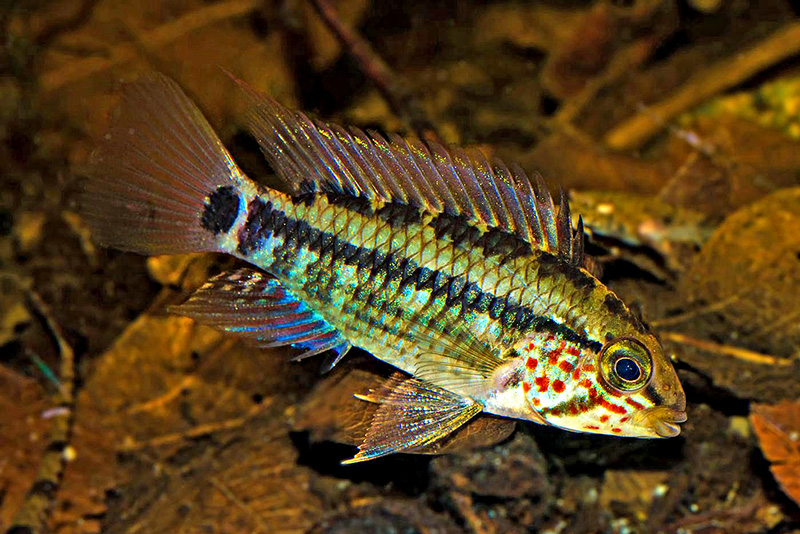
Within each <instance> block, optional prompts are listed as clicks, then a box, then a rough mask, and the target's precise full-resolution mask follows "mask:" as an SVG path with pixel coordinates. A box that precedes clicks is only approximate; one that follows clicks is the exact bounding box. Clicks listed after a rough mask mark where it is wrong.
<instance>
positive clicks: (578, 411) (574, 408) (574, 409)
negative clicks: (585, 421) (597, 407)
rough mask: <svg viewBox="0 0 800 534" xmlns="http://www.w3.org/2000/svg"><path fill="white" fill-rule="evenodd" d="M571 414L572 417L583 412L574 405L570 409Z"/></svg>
mask: <svg viewBox="0 0 800 534" xmlns="http://www.w3.org/2000/svg"><path fill="white" fill-rule="evenodd" d="M569 413H570V415H578V414H579V413H581V412H580V410H579V409H578V407H577V406H575V405H574V404H571V405H570V407H569Z"/></svg>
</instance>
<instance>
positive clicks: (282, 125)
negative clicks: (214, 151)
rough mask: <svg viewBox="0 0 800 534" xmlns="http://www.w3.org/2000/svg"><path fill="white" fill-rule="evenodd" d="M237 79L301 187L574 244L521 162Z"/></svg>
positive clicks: (259, 132)
mask: <svg viewBox="0 0 800 534" xmlns="http://www.w3.org/2000/svg"><path fill="white" fill-rule="evenodd" d="M234 80H235V81H236V83H237V84H238V85H239V86H240V87H241V88H242V89H243V90H244V92H245V93H246V94H247V95H248V97H249V98H250V99H251V104H252V105H251V106H250V109H249V111H248V115H247V126H248V128H249V130H250V131H251V133H252V134H253V135H254V136H255V138H256V140H257V141H258V142H259V144H260V146H261V149H262V151H263V152H264V154H265V156H266V157H267V159H268V160H269V161H270V163H271V164H272V166H273V167H274V168H276V169H277V170H278V172H279V174H280V175H281V176H282V178H283V179H284V180H285V181H287V182H288V185H289V186H290V187H293V188H294V189H295V190H296V191H299V190H301V188H302V187H303V186H304V184H307V183H308V181H309V180H311V181H312V182H313V185H314V186H315V187H316V188H318V189H320V190H323V191H335V192H344V193H347V194H351V195H353V196H360V195H363V196H364V197H366V198H369V199H377V200H382V201H385V202H402V203H405V204H410V205H413V206H415V207H417V208H421V209H426V210H428V211H430V212H432V213H440V212H446V213H448V214H451V215H464V216H465V217H467V218H470V219H472V220H477V221H478V222H481V223H483V224H485V225H487V226H488V227H493V228H498V229H501V230H504V231H506V232H509V233H512V234H515V235H517V236H519V237H520V238H522V239H524V240H525V241H526V242H528V243H530V244H531V245H532V246H534V247H536V248H538V249H541V250H545V251H548V252H551V253H553V254H563V253H564V251H570V250H574V248H575V247H574V245H573V243H572V242H573V240H574V239H576V238H577V237H576V234H575V233H573V232H572V231H569V232H563V231H559V226H558V224H557V223H556V221H557V220H560V221H563V220H564V218H563V216H561V217H560V218H559V217H557V215H556V210H555V206H554V204H553V199H552V196H551V195H550V193H549V192H548V190H547V188H546V186H545V185H544V182H543V180H542V179H541V177H539V176H538V175H537V176H535V177H534V179H533V180H529V179H528V177H527V176H526V175H525V173H524V172H523V171H522V169H521V168H520V167H519V166H513V165H512V166H511V167H508V166H506V165H505V164H504V163H503V162H501V161H500V160H498V159H492V160H491V161H490V160H488V159H487V158H486V156H485V155H483V153H481V152H480V151H477V150H471V151H465V150H461V149H457V148H446V147H444V146H442V145H439V144H437V143H434V142H430V141H426V142H423V141H420V140H417V139H403V138H402V137H400V136H398V135H395V134H392V135H389V136H388V137H383V136H382V135H380V134H377V133H375V132H369V131H368V132H367V133H364V132H363V131H361V130H359V129H357V128H349V129H344V128H342V127H340V126H336V125H328V124H325V123H323V122H320V121H316V120H313V119H310V118H309V117H307V116H306V115H305V114H303V113H301V112H299V111H293V110H290V109H287V108H285V107H283V106H282V105H280V104H279V103H278V102H276V101H275V100H273V99H272V98H270V97H268V96H265V95H263V94H261V93H260V92H258V91H257V90H255V89H254V88H252V87H250V86H249V85H247V84H246V83H245V82H243V81H241V80H237V79H234ZM531 183H532V186H531ZM564 202H565V203H566V199H564ZM564 209H565V207H563V206H562V208H561V210H560V211H562V210H564Z"/></svg>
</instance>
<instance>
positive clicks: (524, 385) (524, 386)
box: [522, 382, 531, 393]
mask: <svg viewBox="0 0 800 534" xmlns="http://www.w3.org/2000/svg"><path fill="white" fill-rule="evenodd" d="M530 390H531V385H530V384H529V383H527V382H523V383H522V391H524V392H525V393H528V392H530Z"/></svg>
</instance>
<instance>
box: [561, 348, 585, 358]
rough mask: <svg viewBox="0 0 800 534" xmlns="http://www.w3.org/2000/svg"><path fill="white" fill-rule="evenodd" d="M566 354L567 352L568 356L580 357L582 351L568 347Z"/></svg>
mask: <svg viewBox="0 0 800 534" xmlns="http://www.w3.org/2000/svg"><path fill="white" fill-rule="evenodd" d="M564 352H566V353H567V354H569V355H570V356H578V355H579V354H580V353H581V351H580V350H578V348H577V347H567V348H566V349H565V350H564Z"/></svg>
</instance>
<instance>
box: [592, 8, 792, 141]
mask: <svg viewBox="0 0 800 534" xmlns="http://www.w3.org/2000/svg"><path fill="white" fill-rule="evenodd" d="M798 53H800V22H792V23H790V24H787V25H786V26H784V27H783V28H781V29H779V30H778V31H776V32H775V33H773V34H772V35H770V36H769V37H767V38H766V39H765V40H763V41H762V42H760V43H758V44H757V45H755V46H753V47H752V48H750V49H748V50H745V51H743V52H741V53H738V54H735V55H734V56H733V57H732V58H729V59H725V60H723V61H720V62H718V63H716V64H714V65H712V66H711V67H709V68H707V69H701V70H699V71H698V73H697V74H695V75H694V76H692V77H691V78H689V80H688V81H687V82H686V83H685V84H684V85H683V86H682V87H680V88H679V89H678V90H677V91H676V92H675V93H673V94H672V95H670V96H668V97H667V98H665V99H664V100H662V101H661V102H658V103H656V104H654V105H652V106H648V108H649V111H650V113H649V114H637V115H635V116H633V117H632V118H630V119H628V120H627V121H625V122H623V123H622V124H620V125H618V126H616V127H615V128H613V129H612V130H611V131H610V132H609V133H608V134H607V135H606V137H605V144H606V146H608V147H609V148H612V149H615V150H632V149H636V148H639V147H641V146H642V145H643V144H644V143H646V142H647V141H648V140H649V139H650V138H651V137H653V136H654V135H655V134H656V133H657V132H658V131H659V130H660V129H661V128H662V124H660V123H659V121H655V120H653V118H652V117H651V116H650V115H655V116H657V117H659V118H660V119H661V121H668V120H670V119H671V118H673V117H674V116H676V115H677V114H679V113H681V112H683V111H685V110H687V109H689V108H691V107H693V106H695V105H696V104H698V103H700V102H702V101H704V100H706V99H708V98H710V97H712V96H714V95H716V94H717V93H719V92H720V91H724V90H726V89H729V88H731V87H734V86H736V85H738V84H740V83H742V82H743V81H745V80H747V79H748V78H750V77H751V76H753V75H754V74H756V73H758V72H760V71H762V70H764V69H765V68H767V67H770V66H772V65H775V64H776V63H778V62H780V61H782V60H784V59H786V58H787V57H790V56H793V55H796V54H798Z"/></svg>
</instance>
